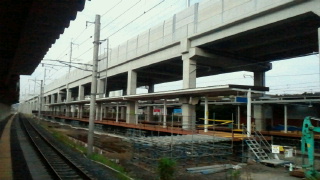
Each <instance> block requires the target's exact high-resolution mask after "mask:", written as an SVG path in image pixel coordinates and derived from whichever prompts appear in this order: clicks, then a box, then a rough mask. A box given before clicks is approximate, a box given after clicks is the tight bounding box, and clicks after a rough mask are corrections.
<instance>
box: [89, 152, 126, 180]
mask: <svg viewBox="0 0 320 180" xmlns="http://www.w3.org/2000/svg"><path fill="white" fill-rule="evenodd" d="M88 158H89V159H92V160H94V161H97V162H100V163H102V164H105V165H107V166H109V167H111V168H113V169H115V170H117V171H119V172H120V174H118V179H120V180H127V179H129V178H128V177H126V176H124V175H123V174H126V172H125V169H124V168H123V167H122V166H120V165H118V164H116V163H114V162H113V161H110V160H109V159H108V158H106V157H105V156H103V155H101V154H97V153H92V154H91V155H90V156H89V157H88Z"/></svg>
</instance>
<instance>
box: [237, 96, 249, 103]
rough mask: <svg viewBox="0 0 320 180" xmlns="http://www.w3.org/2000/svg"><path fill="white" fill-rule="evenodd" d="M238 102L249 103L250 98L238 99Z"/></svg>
mask: <svg viewBox="0 0 320 180" xmlns="http://www.w3.org/2000/svg"><path fill="white" fill-rule="evenodd" d="M236 102H240V103H247V102H248V98H246V97H236Z"/></svg>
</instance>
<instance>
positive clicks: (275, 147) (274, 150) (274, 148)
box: [271, 145, 280, 154]
mask: <svg viewBox="0 0 320 180" xmlns="http://www.w3.org/2000/svg"><path fill="white" fill-rule="evenodd" d="M271 150H272V153H275V154H279V153H280V146H279V145H271Z"/></svg>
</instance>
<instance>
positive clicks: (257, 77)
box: [253, 71, 266, 131]
mask: <svg viewBox="0 0 320 180" xmlns="http://www.w3.org/2000/svg"><path fill="white" fill-rule="evenodd" d="M253 74H254V86H265V85H266V80H265V72H263V71H259V72H253ZM253 116H254V117H253V118H255V127H256V130H258V131H262V130H266V120H265V117H264V107H263V105H261V104H256V105H253Z"/></svg>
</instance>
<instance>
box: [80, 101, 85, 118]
mask: <svg viewBox="0 0 320 180" xmlns="http://www.w3.org/2000/svg"><path fill="white" fill-rule="evenodd" d="M83 106H84V105H83V104H79V118H80V119H81V118H82V117H83Z"/></svg>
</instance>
